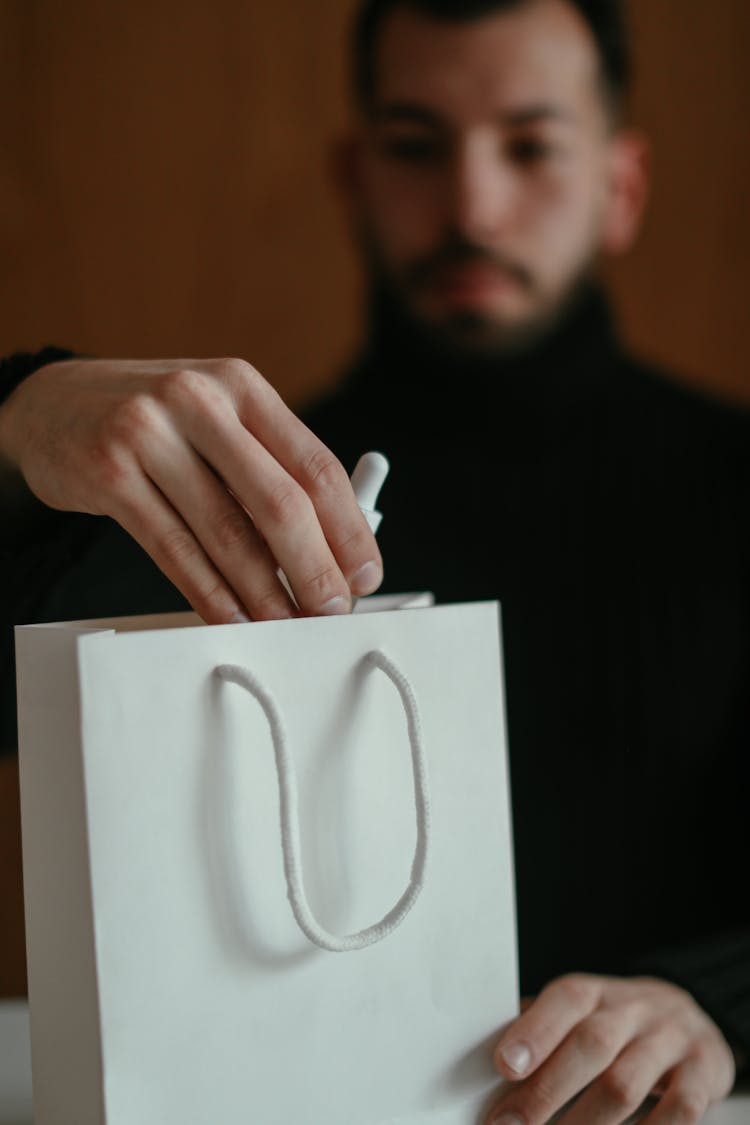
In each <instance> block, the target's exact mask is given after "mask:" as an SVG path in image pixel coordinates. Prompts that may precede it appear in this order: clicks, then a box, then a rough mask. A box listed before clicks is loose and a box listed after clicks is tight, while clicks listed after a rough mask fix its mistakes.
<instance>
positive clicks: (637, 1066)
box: [565, 1024, 686, 1125]
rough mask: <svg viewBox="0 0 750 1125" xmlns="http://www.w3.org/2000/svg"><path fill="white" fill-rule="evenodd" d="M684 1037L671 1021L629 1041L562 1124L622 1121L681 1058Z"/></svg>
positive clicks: (612, 1124) (602, 1124)
mask: <svg viewBox="0 0 750 1125" xmlns="http://www.w3.org/2000/svg"><path fill="white" fill-rule="evenodd" d="M685 1047H686V1037H685V1035H683V1034H680V1033H679V1031H678V1029H677V1028H676V1027H675V1026H674V1025H671V1024H665V1025H663V1026H662V1027H660V1028H658V1029H657V1030H655V1031H654V1032H652V1033H650V1034H646V1035H642V1036H640V1037H638V1038H636V1039H634V1040H633V1041H632V1043H629V1044H628V1046H627V1047H626V1048H625V1050H624V1051H622V1052H621V1053H620V1054H619V1055H618V1057H617V1058H616V1059H615V1060H614V1062H613V1063H612V1064H611V1066H609V1068H608V1069H606V1070H605V1071H604V1072H603V1073H602V1074H601V1075H600V1076H599V1077H598V1078H597V1079H596V1081H595V1082H594V1083H593V1084H592V1085H591V1086H590V1087H589V1089H588V1090H586V1091H585V1092H584V1093H583V1094H582V1095H581V1097H580V1098H579V1099H578V1101H577V1102H576V1104H575V1106H574V1107H573V1108H572V1109H571V1110H570V1111H569V1113H568V1114H567V1116H566V1119H565V1125H591V1122H592V1121H596V1122H597V1125H622V1122H623V1121H625V1120H626V1119H627V1118H628V1117H630V1116H631V1115H632V1114H634V1113H635V1112H636V1111H637V1110H638V1109H639V1108H640V1107H641V1106H642V1105H643V1104H644V1102H645V1101H646V1099H647V1098H648V1096H649V1094H651V1092H652V1091H653V1090H654V1089H655V1088H656V1086H657V1085H658V1083H659V1082H660V1080H661V1079H662V1078H663V1076H664V1075H665V1074H666V1073H667V1072H668V1071H670V1070H671V1069H672V1068H673V1067H675V1066H676V1065H677V1064H678V1063H679V1062H680V1060H681V1059H682V1058H683V1056H684V1053H685Z"/></svg>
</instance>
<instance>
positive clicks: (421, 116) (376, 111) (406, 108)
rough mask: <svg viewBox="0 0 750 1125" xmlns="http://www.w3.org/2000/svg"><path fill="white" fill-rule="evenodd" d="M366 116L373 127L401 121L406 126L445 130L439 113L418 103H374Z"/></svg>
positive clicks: (444, 123)
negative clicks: (425, 126)
mask: <svg viewBox="0 0 750 1125" xmlns="http://www.w3.org/2000/svg"><path fill="white" fill-rule="evenodd" d="M368 116H369V118H370V121H371V122H373V123H374V124H375V125H390V124H399V123H400V122H402V121H403V122H405V123H406V124H408V125H427V126H429V127H430V128H432V129H440V128H445V125H446V122H445V121H444V120H443V118H442V117H441V116H440V114H439V113H436V112H435V111H434V110H431V109H429V108H428V107H427V106H425V105H420V104H419V103H418V102H404V101H399V102H383V103H381V104H380V105H378V104H377V103H375V105H373V106H372V107H371V109H370V112H369V115H368Z"/></svg>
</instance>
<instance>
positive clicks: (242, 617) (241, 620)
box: [231, 609, 250, 625]
mask: <svg viewBox="0 0 750 1125" xmlns="http://www.w3.org/2000/svg"><path fill="white" fill-rule="evenodd" d="M249 620H250V618H249V617H248V616H247V614H245V613H242V611H241V610H239V609H238V610H237V612H236V613H235V615H234V617H233V618H232V622H231V623H232V625H247V623H248V622H249Z"/></svg>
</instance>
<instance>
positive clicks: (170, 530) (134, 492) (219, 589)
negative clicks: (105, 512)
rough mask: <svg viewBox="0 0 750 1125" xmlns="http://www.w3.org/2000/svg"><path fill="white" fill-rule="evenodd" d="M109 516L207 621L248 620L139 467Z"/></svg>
mask: <svg viewBox="0 0 750 1125" xmlns="http://www.w3.org/2000/svg"><path fill="white" fill-rule="evenodd" d="M112 515H113V517H114V518H115V519H116V520H117V522H118V523H120V524H121V525H122V527H124V528H125V530H126V531H127V532H128V534H129V535H132V537H133V538H134V539H135V540H136V542H137V543H140V545H141V547H143V549H144V550H145V551H146V553H147V554H149V555H150V556H151V558H152V559H153V560H154V562H155V563H156V565H157V566H158V567H159V569H160V570H161V571H163V573H164V574H165V575H166V576H167V578H169V580H170V581H171V582H173V583H174V585H175V586H176V587H177V588H178V590H179V591H180V592H181V593H182V594H184V596H185V597H186V598H187V600H188V601H189V602H190V604H191V605H192V607H193V609H194V610H195V611H196V613H198V614H199V615H200V616H201V617H202V618H203V620H204V621H205V622H206V623H207V624H225V623H229V622H233V621H247V620H248V616H247V614H246V613H245V611H244V608H243V607H242V605H241V604H240V601H239V599H238V597H237V595H236V594H235V592H234V591H233V590H232V589H231V587H230V586H229V585H228V584H227V582H226V581H225V579H224V578H222V576H221V575H220V574H219V572H218V570H217V569H216V567H215V566H214V565H213V563H212V562H211V560H210V559H209V558H208V557H207V555H206V553H205V551H204V550H203V548H202V547H201V546H200V544H199V543H198V541H197V540H196V538H195V536H194V535H193V533H192V531H191V530H190V528H189V527H188V526H187V524H186V523H185V522H184V520H182V519H181V518H180V516H179V515H178V514H177V513H176V512H175V511H174V509H173V508H172V507H171V506H170V505H169V504H168V503H167V501H166V500H165V499H164V497H163V496H162V495H161V494H160V493H159V491H158V489H157V488H155V487H154V485H153V484H152V483H151V482H150V481H149V480H148V479H147V478H146V477H145V476H144V475H143V473H142V472H141V471H140V469H138V468H134V470H133V473H132V480H131V482H130V485H129V487H128V489H127V491H123V492H122V493H121V494H120V496H119V499H118V502H117V503H116V505H115V506H114V510H113V511H112Z"/></svg>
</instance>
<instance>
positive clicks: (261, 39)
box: [0, 0, 750, 995]
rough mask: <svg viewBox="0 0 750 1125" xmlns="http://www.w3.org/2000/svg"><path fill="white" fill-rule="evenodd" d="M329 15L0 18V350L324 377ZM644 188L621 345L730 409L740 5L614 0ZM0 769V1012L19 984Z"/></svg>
mask: <svg viewBox="0 0 750 1125" xmlns="http://www.w3.org/2000/svg"><path fill="white" fill-rule="evenodd" d="M350 10H351V0H315V2H314V3H302V2H301V0H213V2H212V3H211V4H208V3H206V0H127V2H126V0H0V106H1V107H2V109H1V110H0V354H4V353H6V352H8V351H12V350H16V349H18V348H37V347H39V346H41V345H43V344H45V343H58V344H64V345H69V346H71V347H75V348H78V349H81V350H82V351H86V352H89V353H94V354H99V355H120V356H149V355H159V356H166V355H175V356H176V355H180V356H198V355H229V354H231V355H239V356H243V357H245V358H247V359H249V360H251V361H252V362H253V363H255V364H256V366H258V367H259V368H260V369H261V370H262V371H263V372H264V373H265V374H266V375H267V376H268V377H269V378H270V379H271V380H272V381H273V382H274V383H276V385H277V386H278V387H279V388H280V389H281V390H282V392H283V393H284V394H285V396H286V397H287V399H288V401H290V402H291V403H292V404H295V403H297V402H300V401H301V400H302V399H303V398H305V397H307V396H308V395H310V394H313V393H314V391H315V389H316V387H318V386H319V385H321V384H322V383H324V382H326V381H327V380H329V379H331V378H333V377H335V374H336V372H337V370H338V368H339V367H340V365H341V364H342V363H343V362H344V361H345V358H346V356H347V354H348V352H349V350H350V349H351V348H352V347H353V344H354V341H355V340H356V337H357V328H358V323H357V321H358V275H357V270H356V264H355V262H354V260H353V257H352V254H351V251H350V248H349V245H348V242H347V237H346V232H345V228H344V225H343V223H342V221H341V219H340V217H339V213H338V208H337V204H336V200H335V197H334V194H333V191H332V188H331V185H330V183H329V181H328V177H327V173H326V146H327V143H328V140H329V138H330V136H331V134H332V132H333V131H335V129H336V128H337V127H338V126H339V125H340V123H341V122H342V120H343V119H344V115H345V99H344V90H345V67H344V62H343V58H344V45H345V35H346V28H347V24H348V17H349V12H350ZM631 10H632V20H633V26H634V30H635V35H636V55H637V61H638V82H637V88H636V95H635V100H634V104H635V111H636V117H637V119H638V120H640V121H641V122H642V123H643V124H644V125H645V126H646V128H647V129H648V131H649V133H650V135H651V136H652V139H653V142H654V146H655V157H654V169H655V187H654V193H653V198H652V203H651V207H650V212H649V217H648V222H647V224H646V228H645V230H644V232H643V236H642V238H641V240H640V243H639V245H638V247H637V249H636V250H635V251H634V253H633V254H632V255H631V256H630V257H629V258H628V259H627V260H626V261H624V262H623V263H621V264H620V265H619V266H618V268H617V269H616V270H615V271H614V272H613V275H612V279H613V285H614V288H615V292H616V294H617V299H618V303H619V307H620V309H621V312H622V317H623V322H624V324H625V326H626V329H627V334H628V336H629V337H630V339H631V340H632V341H633V342H634V343H635V344H637V345H638V346H639V347H640V348H641V349H642V350H643V351H645V352H646V353H648V354H650V355H652V356H654V357H655V358H657V359H659V360H661V361H663V362H665V363H667V364H669V365H670V366H672V367H674V368H676V369H677V370H679V371H680V372H682V373H684V376H685V378H688V379H690V380H694V381H697V382H701V383H707V384H710V385H711V386H713V387H714V388H715V389H716V390H717V391H719V392H721V393H729V394H732V395H742V396H744V397H748V398H750V317H748V316H747V314H746V303H747V294H748V265H749V262H750V206H749V205H748V203H749V201H750V145H749V144H748V140H747V128H748V126H747V122H748V120H750V3H748V0H710V2H708V0H631ZM15 801H16V778H15V774H14V771H13V767H12V766H11V765H9V764H8V763H6V764H4V765H3V766H1V767H0V995H3V994H5V995H7V994H11V993H14V992H15V993H17V992H20V991H22V989H23V988H24V978H23V946H22V932H21V927H20V878H19V874H18V871H19V867H18V862H19V847H18V825H17V815H16V810H15Z"/></svg>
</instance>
